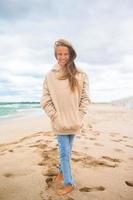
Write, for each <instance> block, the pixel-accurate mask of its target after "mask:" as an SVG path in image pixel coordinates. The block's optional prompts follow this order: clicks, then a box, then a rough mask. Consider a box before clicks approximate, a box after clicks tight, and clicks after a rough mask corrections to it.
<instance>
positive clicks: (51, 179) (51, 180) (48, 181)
mask: <svg viewBox="0 0 133 200" xmlns="http://www.w3.org/2000/svg"><path fill="white" fill-rule="evenodd" d="M45 182H46V183H47V186H48V187H50V186H51V185H52V183H53V178H51V177H48V178H46V180H45Z"/></svg>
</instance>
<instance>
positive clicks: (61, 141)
mask: <svg viewBox="0 0 133 200" xmlns="http://www.w3.org/2000/svg"><path fill="white" fill-rule="evenodd" d="M74 136H75V135H74V134H71V135H57V140H58V145H59V152H60V165H61V166H60V168H59V171H60V173H61V172H62V173H63V176H64V184H65V185H67V184H74V180H73V177H72V172H71V152H72V146H73V140H74Z"/></svg>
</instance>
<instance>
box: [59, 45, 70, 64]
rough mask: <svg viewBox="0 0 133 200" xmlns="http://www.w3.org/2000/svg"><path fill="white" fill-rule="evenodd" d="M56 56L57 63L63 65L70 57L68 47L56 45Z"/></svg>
mask: <svg viewBox="0 0 133 200" xmlns="http://www.w3.org/2000/svg"><path fill="white" fill-rule="evenodd" d="M56 58H57V61H58V64H59V65H60V66H61V67H64V66H65V64H66V63H67V62H68V61H69V58H70V55H69V49H68V47H65V46H58V47H56Z"/></svg>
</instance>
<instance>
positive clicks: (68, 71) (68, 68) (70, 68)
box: [54, 39, 80, 92]
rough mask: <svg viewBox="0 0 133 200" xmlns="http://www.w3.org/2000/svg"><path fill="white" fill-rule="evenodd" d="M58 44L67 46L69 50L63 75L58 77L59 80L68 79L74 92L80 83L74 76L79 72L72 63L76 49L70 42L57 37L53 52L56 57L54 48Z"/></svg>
mask: <svg viewBox="0 0 133 200" xmlns="http://www.w3.org/2000/svg"><path fill="white" fill-rule="evenodd" d="M58 46H65V47H67V48H68V50H69V56H70V58H69V61H68V62H67V63H66V65H65V67H64V68H63V75H62V76H60V77H59V80H64V79H68V80H69V85H70V88H71V91H72V92H75V90H76V89H78V90H79V89H80V85H79V83H78V80H77V78H76V74H77V73H79V70H78V69H77V67H76V65H75V63H74V60H75V58H76V57H77V54H76V51H75V49H74V47H73V46H72V44H71V43H70V42H68V41H67V40H64V39H59V40H57V41H56V42H55V45H54V53H55V57H56V58H57V55H56V48H57V47H58Z"/></svg>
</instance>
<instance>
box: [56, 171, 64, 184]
mask: <svg viewBox="0 0 133 200" xmlns="http://www.w3.org/2000/svg"><path fill="white" fill-rule="evenodd" d="M63 180H64V177H63V173H59V174H58V175H57V176H56V177H55V179H54V181H55V182H56V183H60V182H61V181H63Z"/></svg>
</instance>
